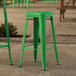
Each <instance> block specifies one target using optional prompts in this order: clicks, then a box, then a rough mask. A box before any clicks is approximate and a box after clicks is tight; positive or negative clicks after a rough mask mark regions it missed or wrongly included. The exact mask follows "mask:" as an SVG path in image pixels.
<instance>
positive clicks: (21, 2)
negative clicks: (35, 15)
mask: <svg viewBox="0 0 76 76" xmlns="http://www.w3.org/2000/svg"><path fill="white" fill-rule="evenodd" d="M26 1H27V3H26ZM31 3H32V4H33V0H32V2H31ZM25 4H27V8H29V4H30V0H13V7H14V8H15V7H16V5H17V7H25ZM32 6H33V5H32Z"/></svg>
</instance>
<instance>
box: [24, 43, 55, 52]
mask: <svg viewBox="0 0 76 76" xmlns="http://www.w3.org/2000/svg"><path fill="white" fill-rule="evenodd" d="M33 45H34V44H30V45H27V46H24V47H25V49H28V50H39V51H41V49H34V48H28V47H30V46H33ZM38 45H41V44H38ZM46 46H50V47H49V48H47V49H46V50H50V49H52V48H54V47H55V46H54V45H49V44H46Z"/></svg>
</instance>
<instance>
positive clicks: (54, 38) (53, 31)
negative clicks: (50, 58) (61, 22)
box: [51, 17, 59, 64]
mask: <svg viewBox="0 0 76 76" xmlns="http://www.w3.org/2000/svg"><path fill="white" fill-rule="evenodd" d="M51 27H52V33H53V40H54V47H55V55H56V60H57V64H59V59H58V53H57V45H56V37H55V29H54V21H53V17H51Z"/></svg>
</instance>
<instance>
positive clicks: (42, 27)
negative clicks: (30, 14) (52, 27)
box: [39, 16, 46, 70]
mask: <svg viewBox="0 0 76 76" xmlns="http://www.w3.org/2000/svg"><path fill="white" fill-rule="evenodd" d="M45 21H46V20H45V17H44V16H41V17H39V24H40V26H39V27H40V37H41V38H40V40H41V54H42V66H43V70H45V64H46V27H45V24H46V22H45Z"/></svg>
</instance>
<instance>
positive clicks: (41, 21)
mask: <svg viewBox="0 0 76 76" xmlns="http://www.w3.org/2000/svg"><path fill="white" fill-rule="evenodd" d="M29 17H33V21H34V26H33V27H34V44H31V45H34V48H28V46H31V45H28V46H25V37H26V31H27V24H28V18H29ZM46 17H50V21H51V28H52V33H53V40H54V45H47V44H46ZM39 29H40V40H41V44H40V45H41V49H38V45H39V44H38V38H39V37H38V36H39ZM46 46H50V48H47V49H46ZM52 48H55V55H56V60H57V64H59V60H58V55H57V46H56V38H55V30H54V21H53V13H52V12H45V11H37V12H27V13H26V18H25V27H24V34H23V42H22V52H21V59H20V64H19V66H20V67H21V66H22V59H23V53H24V49H29V50H34V61H35V62H36V59H37V50H39V51H41V55H42V66H43V70H45V63H46V50H49V49H52Z"/></svg>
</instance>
